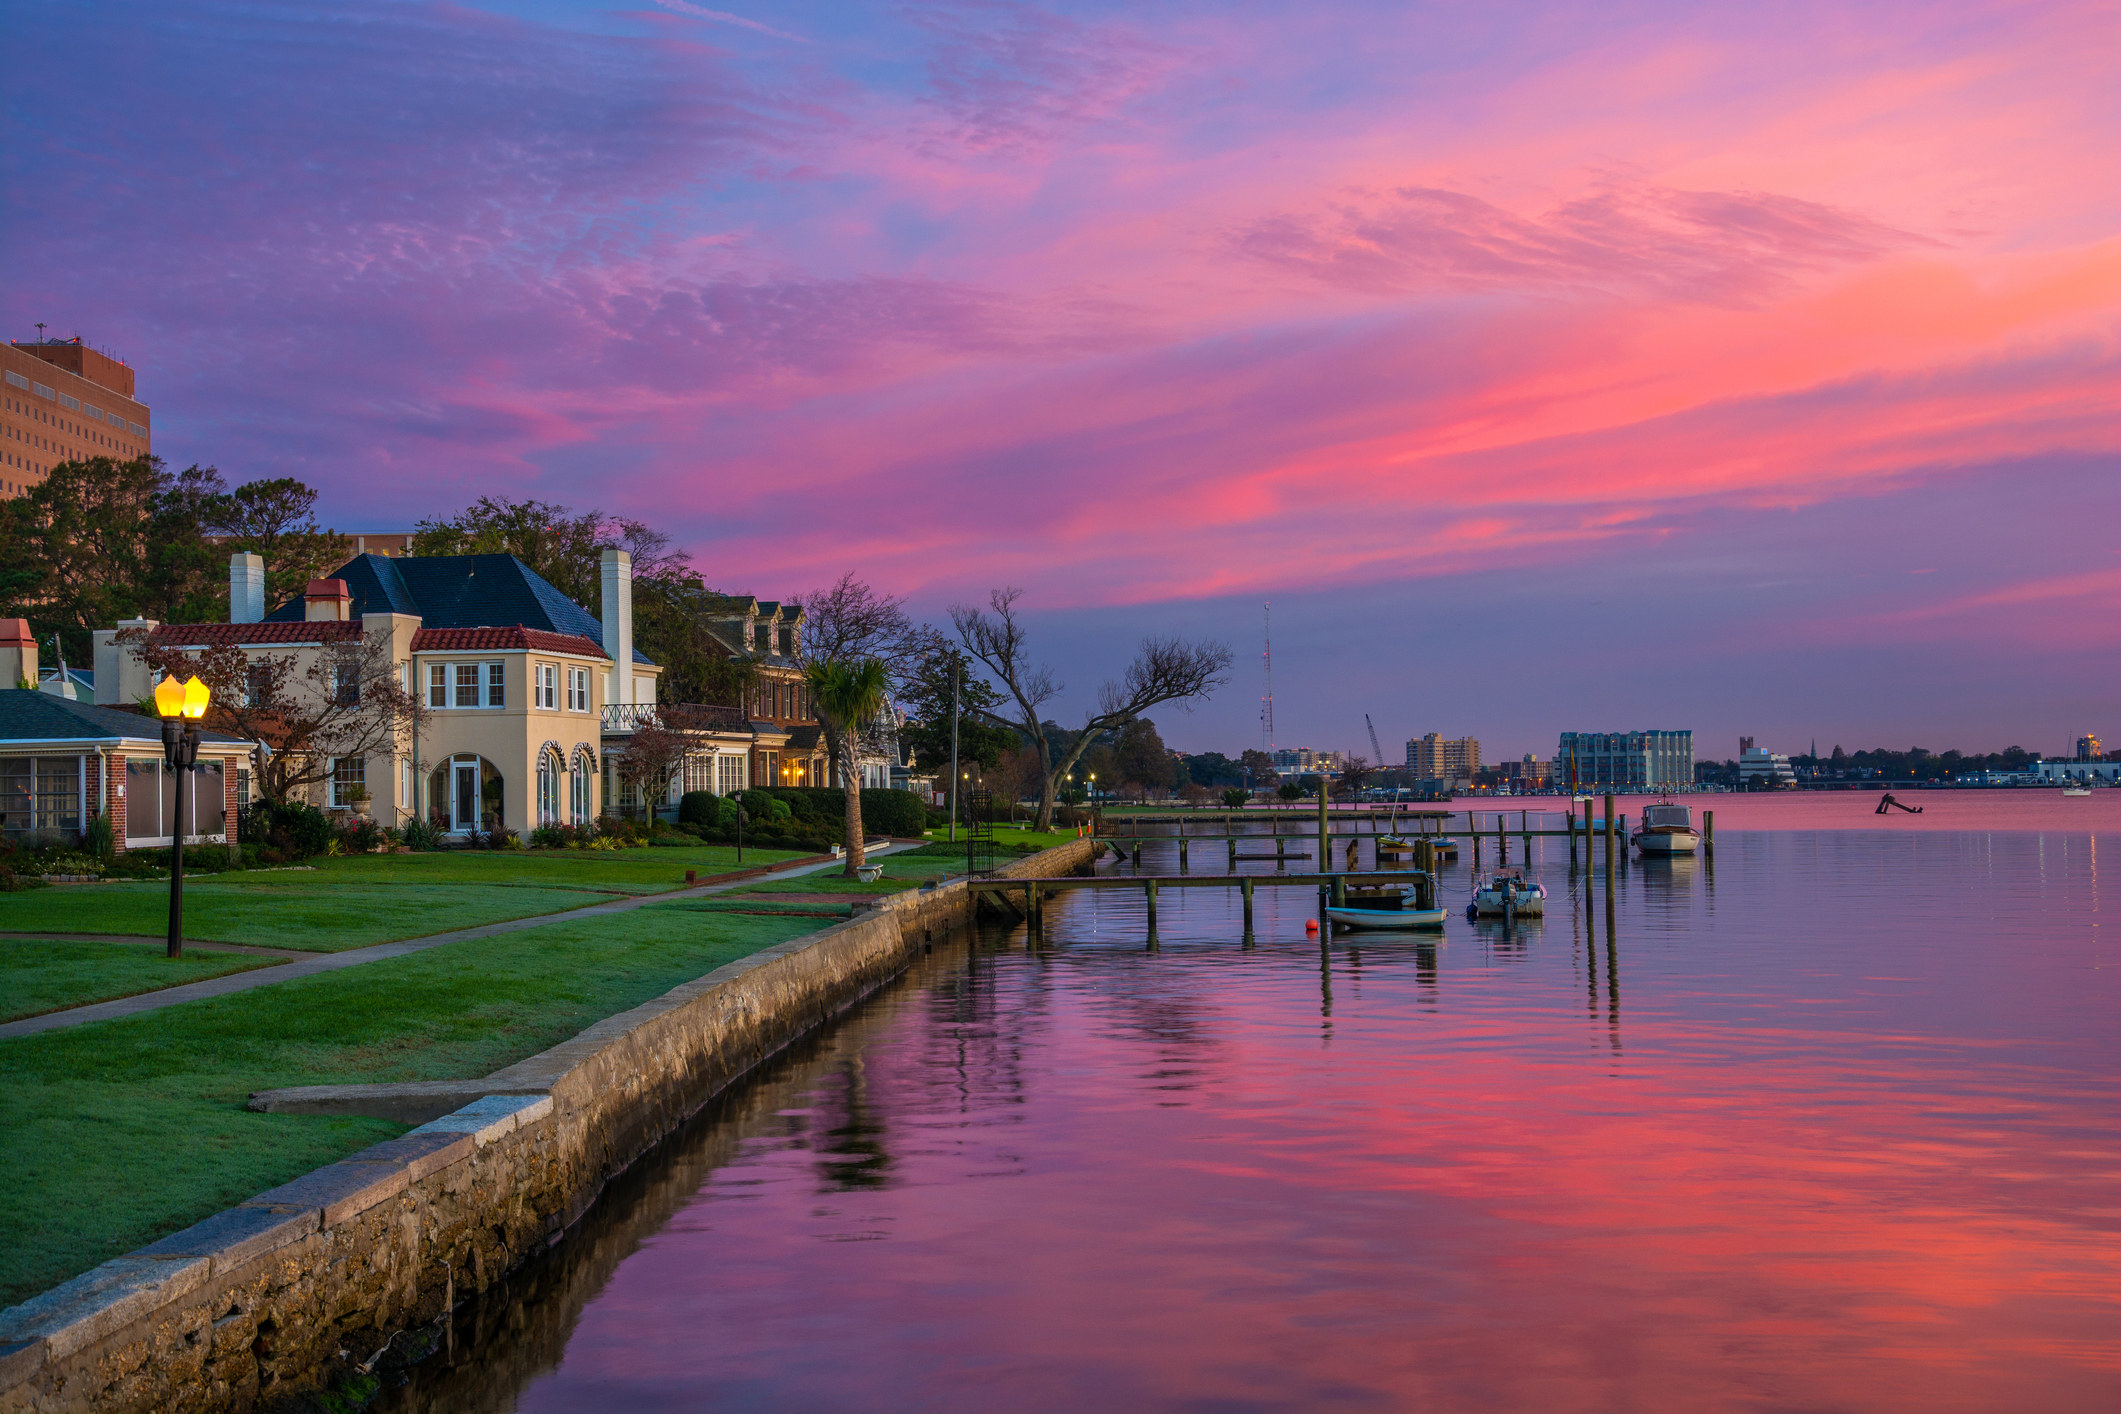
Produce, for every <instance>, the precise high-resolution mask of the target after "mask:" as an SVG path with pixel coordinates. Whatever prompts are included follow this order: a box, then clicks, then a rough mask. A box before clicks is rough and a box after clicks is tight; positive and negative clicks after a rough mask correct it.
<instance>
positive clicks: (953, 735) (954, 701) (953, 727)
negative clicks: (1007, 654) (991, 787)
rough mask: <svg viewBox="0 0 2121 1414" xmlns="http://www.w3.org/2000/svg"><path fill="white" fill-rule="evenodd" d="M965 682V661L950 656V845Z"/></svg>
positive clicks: (954, 834)
mask: <svg viewBox="0 0 2121 1414" xmlns="http://www.w3.org/2000/svg"><path fill="white" fill-rule="evenodd" d="M964 681H965V660H964V659H962V658H960V657H958V656H957V655H956V654H955V653H953V654H951V655H950V843H952V844H956V843H957V714H958V694H959V691H960V689H961V688H962V687H963V685H964Z"/></svg>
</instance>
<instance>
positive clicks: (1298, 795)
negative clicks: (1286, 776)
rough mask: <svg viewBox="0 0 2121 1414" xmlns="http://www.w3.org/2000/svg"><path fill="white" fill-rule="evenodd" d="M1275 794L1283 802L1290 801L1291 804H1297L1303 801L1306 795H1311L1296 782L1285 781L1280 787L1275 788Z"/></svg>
mask: <svg viewBox="0 0 2121 1414" xmlns="http://www.w3.org/2000/svg"><path fill="white" fill-rule="evenodd" d="M1274 793H1275V794H1276V795H1278V796H1280V797H1281V798H1282V799H1283V800H1286V801H1289V802H1290V803H1291V804H1293V803H1295V802H1296V801H1299V800H1302V799H1303V798H1304V796H1305V795H1307V794H1309V792H1307V791H1306V790H1305V789H1304V788H1303V787H1302V786H1300V785H1298V784H1297V783H1296V782H1294V781H1283V782H1282V783H1281V784H1280V785H1279V786H1276V787H1275V788H1274Z"/></svg>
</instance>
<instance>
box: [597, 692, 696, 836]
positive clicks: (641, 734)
mask: <svg viewBox="0 0 2121 1414" xmlns="http://www.w3.org/2000/svg"><path fill="white" fill-rule="evenodd" d="M705 744H706V738H704V737H703V736H701V735H700V733H698V732H696V731H692V730H689V729H688V728H686V727H685V726H683V725H681V724H680V722H679V721H678V720H672V721H665V720H664V719H663V718H662V717H661V716H648V717H642V718H640V719H639V720H638V721H637V722H636V723H635V724H634V729H633V735H631V736H629V737H628V738H626V744H625V745H624V746H622V747H620V748H619V749H618V751H617V752H616V753H615V754H614V758H613V765H615V766H616V767H617V768H618V773H619V779H621V780H623V781H625V782H626V784H628V785H630V786H632V787H633V788H634V789H635V790H636V791H638V792H640V796H641V803H642V804H643V805H645V806H646V807H647V808H648V818H649V819H650V820H651V821H652V820H654V819H655V807H656V804H657V803H658V802H660V801H661V800H663V799H664V798H665V797H666V796H668V795H669V793H670V783H671V782H672V781H674V780H676V779H677V778H678V775H679V773H680V772H682V771H683V770H684V769H685V758H686V757H688V756H692V755H694V754H696V753H698V752H699V751H701V750H702V749H704V747H705Z"/></svg>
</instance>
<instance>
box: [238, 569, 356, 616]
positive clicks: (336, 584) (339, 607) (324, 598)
mask: <svg viewBox="0 0 2121 1414" xmlns="http://www.w3.org/2000/svg"><path fill="white" fill-rule="evenodd" d="M352 604H353V591H351V590H349V589H348V588H347V587H346V581H345V580H343V579H313V580H311V581H310V582H309V586H308V587H307V588H306V589H304V590H303V591H302V617H303V618H304V619H307V620H309V621H311V622H315V621H316V620H318V619H342V620H343V619H345V618H346V617H347V611H348V609H349V608H350V607H351V606H352ZM260 617H263V616H262V615H261V616H260Z"/></svg>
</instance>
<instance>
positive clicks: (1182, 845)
mask: <svg viewBox="0 0 2121 1414" xmlns="http://www.w3.org/2000/svg"><path fill="white" fill-rule="evenodd" d="M1178 872H1179V873H1181V874H1183V873H1185V872H1186V837H1185V836H1184V835H1180V836H1179V837H1178Z"/></svg>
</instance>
